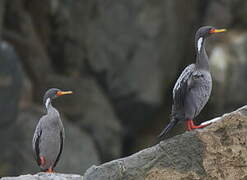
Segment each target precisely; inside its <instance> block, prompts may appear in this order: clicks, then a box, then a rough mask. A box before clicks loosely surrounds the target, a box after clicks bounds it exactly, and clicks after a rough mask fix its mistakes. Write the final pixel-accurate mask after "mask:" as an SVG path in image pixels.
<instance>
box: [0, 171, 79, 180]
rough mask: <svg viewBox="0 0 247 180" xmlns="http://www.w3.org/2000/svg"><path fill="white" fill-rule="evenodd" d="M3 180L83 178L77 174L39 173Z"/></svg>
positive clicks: (4, 178)
mask: <svg viewBox="0 0 247 180" xmlns="http://www.w3.org/2000/svg"><path fill="white" fill-rule="evenodd" d="M1 180H83V177H82V176H80V175H77V174H59V173H52V174H49V173H38V174H35V175H31V174H28V175H22V176H18V177H3V178H1Z"/></svg>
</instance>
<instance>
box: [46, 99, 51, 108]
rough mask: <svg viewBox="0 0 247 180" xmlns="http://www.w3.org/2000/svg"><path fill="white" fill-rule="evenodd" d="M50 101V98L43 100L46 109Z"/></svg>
mask: <svg viewBox="0 0 247 180" xmlns="http://www.w3.org/2000/svg"><path fill="white" fill-rule="evenodd" d="M50 102H51V99H50V98H47V99H46V102H45V107H46V109H48V106H49V104H50Z"/></svg>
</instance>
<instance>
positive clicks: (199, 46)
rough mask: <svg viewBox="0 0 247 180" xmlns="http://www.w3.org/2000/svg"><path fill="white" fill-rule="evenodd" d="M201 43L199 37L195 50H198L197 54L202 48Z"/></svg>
mask: <svg viewBox="0 0 247 180" xmlns="http://www.w3.org/2000/svg"><path fill="white" fill-rule="evenodd" d="M202 42H203V38H202V37H200V38H199V39H198V41H197V48H198V52H200V50H201V48H202Z"/></svg>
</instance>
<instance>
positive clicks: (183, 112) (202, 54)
mask: <svg viewBox="0 0 247 180" xmlns="http://www.w3.org/2000/svg"><path fill="white" fill-rule="evenodd" d="M216 31H218V32H224V31H225V30H216V29H215V28H213V27H209V26H205V27H202V28H200V29H199V30H198V31H197V33H196V35H195V45H196V52H197V57H196V63H195V64H191V65H189V66H187V67H186V68H185V69H184V71H183V72H182V74H181V75H180V76H179V78H178V80H177V82H176V84H175V86H174V88H173V105H172V113H171V116H172V119H171V121H170V123H169V124H168V125H167V126H166V127H165V128H164V130H163V131H162V132H161V134H160V135H159V138H163V137H164V136H165V135H166V134H167V133H168V132H169V130H170V129H172V128H173V127H174V126H175V125H176V124H177V123H178V122H179V121H188V120H193V119H194V118H195V117H196V116H197V115H198V114H199V113H200V112H201V110H202V109H203V107H204V106H205V105H206V103H207V101H208V99H209V97H210V94H211V90H212V78H211V74H210V71H209V63H208V56H207V54H206V50H205V47H204V42H205V39H206V38H207V37H208V36H209V35H210V34H212V33H217V32H216ZM198 128H200V127H199V126H198Z"/></svg>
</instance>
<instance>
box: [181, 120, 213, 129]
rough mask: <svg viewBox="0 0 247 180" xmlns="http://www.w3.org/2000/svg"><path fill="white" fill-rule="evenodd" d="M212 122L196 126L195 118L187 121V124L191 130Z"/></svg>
mask: <svg viewBox="0 0 247 180" xmlns="http://www.w3.org/2000/svg"><path fill="white" fill-rule="evenodd" d="M210 124H211V123H208V124H204V125H199V126H196V125H195V124H194V122H193V120H188V121H187V122H186V126H187V130H188V131H191V130H193V129H199V128H204V127H206V126H209V125H210Z"/></svg>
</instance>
